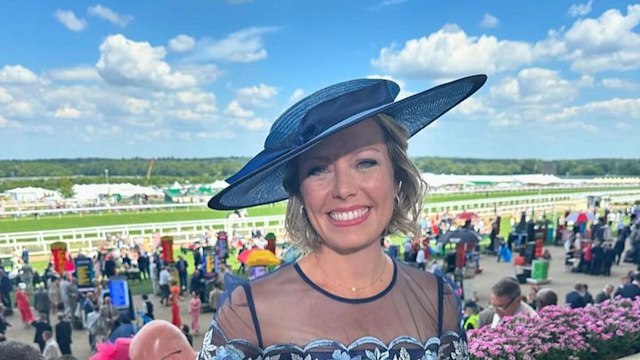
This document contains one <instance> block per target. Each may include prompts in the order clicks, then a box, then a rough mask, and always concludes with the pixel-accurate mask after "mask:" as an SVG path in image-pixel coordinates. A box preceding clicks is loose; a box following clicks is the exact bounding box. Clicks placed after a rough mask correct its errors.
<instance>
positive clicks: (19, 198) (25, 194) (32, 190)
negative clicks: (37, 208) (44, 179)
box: [5, 187, 62, 202]
mask: <svg viewBox="0 0 640 360" xmlns="http://www.w3.org/2000/svg"><path fill="white" fill-rule="evenodd" d="M5 193H6V194H8V195H9V197H10V198H11V199H12V200H13V201H16V202H37V201H42V200H50V201H59V200H62V195H60V193H59V192H57V191H54V190H48V189H43V188H37V187H24V188H15V189H11V190H7V191H6V192H5Z"/></svg>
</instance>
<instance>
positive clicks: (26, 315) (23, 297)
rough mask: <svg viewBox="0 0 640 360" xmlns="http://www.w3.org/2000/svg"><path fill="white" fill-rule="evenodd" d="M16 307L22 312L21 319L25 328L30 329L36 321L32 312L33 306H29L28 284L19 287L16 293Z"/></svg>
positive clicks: (21, 284)
mask: <svg viewBox="0 0 640 360" xmlns="http://www.w3.org/2000/svg"><path fill="white" fill-rule="evenodd" d="M15 296H16V307H17V308H18V310H19V311H20V318H21V319H22V323H23V324H24V328H25V329H28V328H29V326H30V324H31V323H32V322H33V321H34V320H35V319H34V318H33V313H32V312H31V305H30V304H29V294H28V293H27V284H25V283H23V282H21V283H20V284H19V285H18V291H16V294H15Z"/></svg>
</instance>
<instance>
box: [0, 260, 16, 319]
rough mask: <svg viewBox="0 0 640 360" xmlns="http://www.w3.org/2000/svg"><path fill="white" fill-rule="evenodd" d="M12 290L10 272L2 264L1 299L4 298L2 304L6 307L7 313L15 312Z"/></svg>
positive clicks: (0, 269) (0, 273)
mask: <svg viewBox="0 0 640 360" xmlns="http://www.w3.org/2000/svg"><path fill="white" fill-rule="evenodd" d="M11 291H13V285H12V284H11V279H9V274H7V273H6V272H5V270H4V268H3V267H1V266H0V300H2V305H4V307H5V315H9V314H12V313H13V308H12V305H11Z"/></svg>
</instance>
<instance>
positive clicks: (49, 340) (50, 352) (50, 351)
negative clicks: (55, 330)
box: [42, 330, 62, 360]
mask: <svg viewBox="0 0 640 360" xmlns="http://www.w3.org/2000/svg"><path fill="white" fill-rule="evenodd" d="M42 338H43V339H44V342H45V346H44V350H42V355H44V359H45V360H57V359H58V358H59V357H60V356H62V352H61V351H60V346H58V343H57V342H56V339H54V338H53V334H51V331H49V330H47V331H45V332H43V333H42Z"/></svg>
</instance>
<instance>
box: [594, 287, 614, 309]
mask: <svg viewBox="0 0 640 360" xmlns="http://www.w3.org/2000/svg"><path fill="white" fill-rule="evenodd" d="M614 289H615V286H613V284H607V285H605V286H604V288H603V289H602V291H600V292H599V293H597V294H596V299H595V303H596V304H601V303H603V302H605V301H607V300H610V299H611V296H612V295H613V290H614Z"/></svg>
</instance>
